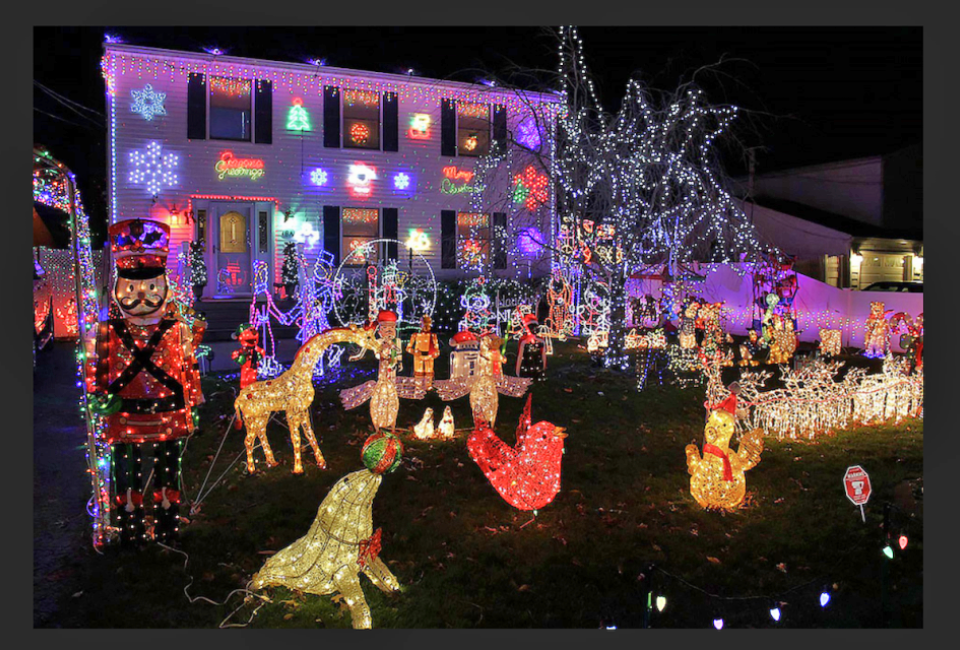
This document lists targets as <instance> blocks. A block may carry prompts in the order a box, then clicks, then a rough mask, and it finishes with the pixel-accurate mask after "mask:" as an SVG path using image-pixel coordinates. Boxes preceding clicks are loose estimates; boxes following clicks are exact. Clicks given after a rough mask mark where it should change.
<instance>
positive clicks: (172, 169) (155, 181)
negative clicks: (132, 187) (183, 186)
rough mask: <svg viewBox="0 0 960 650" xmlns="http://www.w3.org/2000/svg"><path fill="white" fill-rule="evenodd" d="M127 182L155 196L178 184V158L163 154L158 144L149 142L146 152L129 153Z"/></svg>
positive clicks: (173, 155)
mask: <svg viewBox="0 0 960 650" xmlns="http://www.w3.org/2000/svg"><path fill="white" fill-rule="evenodd" d="M130 163H131V164H132V165H133V167H132V169H131V170H130V176H129V180H130V182H131V183H134V184H136V185H145V186H146V188H147V191H148V192H150V194H153V195H154V196H156V195H157V194H159V193H160V190H161V189H163V188H165V187H174V186H176V185H177V183H178V182H179V179H178V178H177V172H176V169H177V166H178V165H179V164H180V160H179V157H178V156H177V155H176V154H172V153H167V154H165V153H163V150H162V148H161V147H160V144H159V143H157V142H151V143H150V144H149V145H147V149H146V151H143V150H139V149H137V150H134V151H131V152H130Z"/></svg>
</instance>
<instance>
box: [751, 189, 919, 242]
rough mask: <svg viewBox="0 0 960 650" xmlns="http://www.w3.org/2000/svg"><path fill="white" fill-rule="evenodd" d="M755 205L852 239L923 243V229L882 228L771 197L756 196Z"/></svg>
mask: <svg viewBox="0 0 960 650" xmlns="http://www.w3.org/2000/svg"><path fill="white" fill-rule="evenodd" d="M753 202H754V203H756V204H757V205H760V206H763V207H765V208H770V209H771V210H776V211H777V212H783V213H784V214H789V215H792V216H794V217H798V218H800V219H803V220H804V221H809V222H811V223H815V224H819V225H821V226H826V227H828V228H832V229H834V230H838V231H840V232H844V233H846V234H848V235H850V236H852V237H870V238H876V239H912V240H916V241H923V229H922V228H916V229H909V230H901V229H893V228H882V227H880V226H875V225H873V224H870V223H864V222H863V221H858V220H856V219H851V218H850V217H845V216H843V215H840V214H836V213H834V212H828V211H826V210H821V209H819V208H814V207H811V206H809V205H805V204H803V203H797V202H796V201H788V200H786V199H779V198H774V197H771V196H757V197H754V198H753Z"/></svg>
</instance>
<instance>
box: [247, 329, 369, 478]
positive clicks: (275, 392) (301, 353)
mask: <svg viewBox="0 0 960 650" xmlns="http://www.w3.org/2000/svg"><path fill="white" fill-rule="evenodd" d="M337 343H353V344H354V345H358V346H360V351H359V352H358V353H357V354H356V355H354V356H352V357H351V358H350V359H351V361H355V360H357V359H359V358H360V357H361V356H362V355H363V354H364V353H365V352H366V351H367V350H376V349H377V348H378V347H379V346H378V342H377V340H376V339H375V338H374V333H373V330H368V329H363V328H358V327H356V326H353V327H348V328H335V329H330V330H327V331H325V332H322V333H320V334H317V335H316V336H314V337H313V338H311V339H309V340H308V341H307V342H306V343H304V344H303V346H302V347H301V348H300V349H299V350H298V351H297V355H296V357H294V360H293V364H291V366H290V368H289V370H287V371H286V372H284V373H283V374H282V375H280V376H279V377H277V378H276V379H268V380H265V381H258V382H256V383H254V384H250V385H249V386H247V387H246V388H243V389H242V390H241V391H240V393H239V394H238V395H237V399H236V400H235V401H234V409H235V410H236V416H237V418H238V419H239V420H240V421H241V422H242V423H243V424H244V425H245V426H246V428H247V435H246V437H245V438H244V446H245V447H246V450H247V471H249V472H250V473H251V474H252V473H254V472H255V471H256V464H255V463H254V459H253V447H254V443H255V441H256V440H257V439H259V441H260V444H261V446H262V447H263V453H264V455H265V456H266V459H267V465H268V466H270V467H274V466H276V465H277V462H276V460H274V457H273V450H272V449H271V448H270V443H269V442H268V441H267V422H268V421H269V419H270V415H271V414H272V413H274V412H278V411H284V412H285V413H286V416H287V428H288V429H289V430H290V438H291V440H292V442H293V455H294V467H293V473H294V474H300V473H302V472H303V464H302V463H301V460H300V430H301V428H302V429H303V433H304V435H305V436H306V438H307V442H309V443H310V447H311V448H312V449H313V455H314V456H315V457H316V459H317V465H318V466H319V467H320V468H321V469H322V468H324V467H326V461H325V460H324V458H323V454H321V453H320V446H319V445H318V444H317V439H316V437H315V436H314V434H313V427H312V426H311V424H310V413H309V409H310V405H311V404H312V403H313V398H314V388H313V373H314V368H315V366H316V364H317V361H318V360H319V359H320V357H321V355H322V354H323V353H324V352H325V351H326V349H327V348H329V347H330V346H331V345H334V344H337Z"/></svg>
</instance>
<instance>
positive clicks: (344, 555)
mask: <svg viewBox="0 0 960 650" xmlns="http://www.w3.org/2000/svg"><path fill="white" fill-rule="evenodd" d="M360 453H361V457H362V459H363V464H364V466H366V469H362V470H360V471H357V472H353V473H351V474H347V475H346V476H344V477H343V478H342V479H340V480H339V481H337V483H336V485H334V486H333V488H331V490H330V492H329V493H328V494H327V496H326V498H324V500H323V502H322V503H321V504H320V508H319V509H318V510H317V516H316V518H315V519H314V521H313V525H311V526H310V531H309V532H308V533H307V534H306V535H305V536H303V537H301V538H300V539H298V540H297V541H295V542H294V543H293V544H291V545H290V546H288V547H286V548H284V549H283V550H281V551H279V552H278V553H277V554H276V555H274V556H272V557H271V558H270V559H269V560H267V562H266V564H264V565H263V568H262V569H260V571H259V572H257V573H256V574H255V575H254V576H253V580H252V583H251V585H252V588H253V589H263V588H264V587H268V586H277V587H286V588H288V589H292V590H297V591H303V592H306V593H311V594H316V595H318V596H326V595H329V594H333V593H339V594H341V595H342V596H343V600H344V602H346V604H347V607H349V608H350V616H351V618H352V619H353V627H354V628H356V629H369V628H371V627H372V626H373V621H372V618H371V616H370V607H369V605H367V601H366V598H365V597H364V595H363V589H362V587H361V586H360V576H361V575H365V576H367V578H369V579H370V581H371V582H372V583H373V584H374V585H375V586H376V587H377V588H378V589H380V590H381V591H384V592H386V593H391V592H395V591H400V582H399V581H398V580H397V578H396V576H394V575H393V573H391V571H390V569H388V568H387V565H386V563H385V562H384V561H383V560H382V559H381V558H380V550H381V544H382V536H381V532H380V529H379V528H378V529H377V530H376V532H374V530H373V516H372V510H373V499H374V497H375V496H376V494H377V490H378V489H379V488H380V483H381V481H382V480H383V474H385V473H389V472H392V471H394V470H395V469H396V468H397V466H398V465H399V464H400V459H401V456H402V454H403V444H402V443H401V442H400V439H399V438H397V437H396V436H394V435H392V434H389V433H378V434H374V435H372V436H370V437H369V438H367V441H366V442H365V443H364V445H363V449H362V451H361V452H360Z"/></svg>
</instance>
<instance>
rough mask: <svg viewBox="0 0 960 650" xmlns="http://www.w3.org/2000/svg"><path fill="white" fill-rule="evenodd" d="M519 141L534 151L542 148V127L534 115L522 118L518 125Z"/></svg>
mask: <svg viewBox="0 0 960 650" xmlns="http://www.w3.org/2000/svg"><path fill="white" fill-rule="evenodd" d="M517 142H519V143H520V144H521V145H523V146H524V147H526V148H527V149H531V150H533V151H536V150H538V149H540V129H539V128H538V126H537V120H536V119H535V118H534V117H533V116H532V115H528V116H527V117H525V118H523V119H522V120H520V124H519V125H518V126H517Z"/></svg>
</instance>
